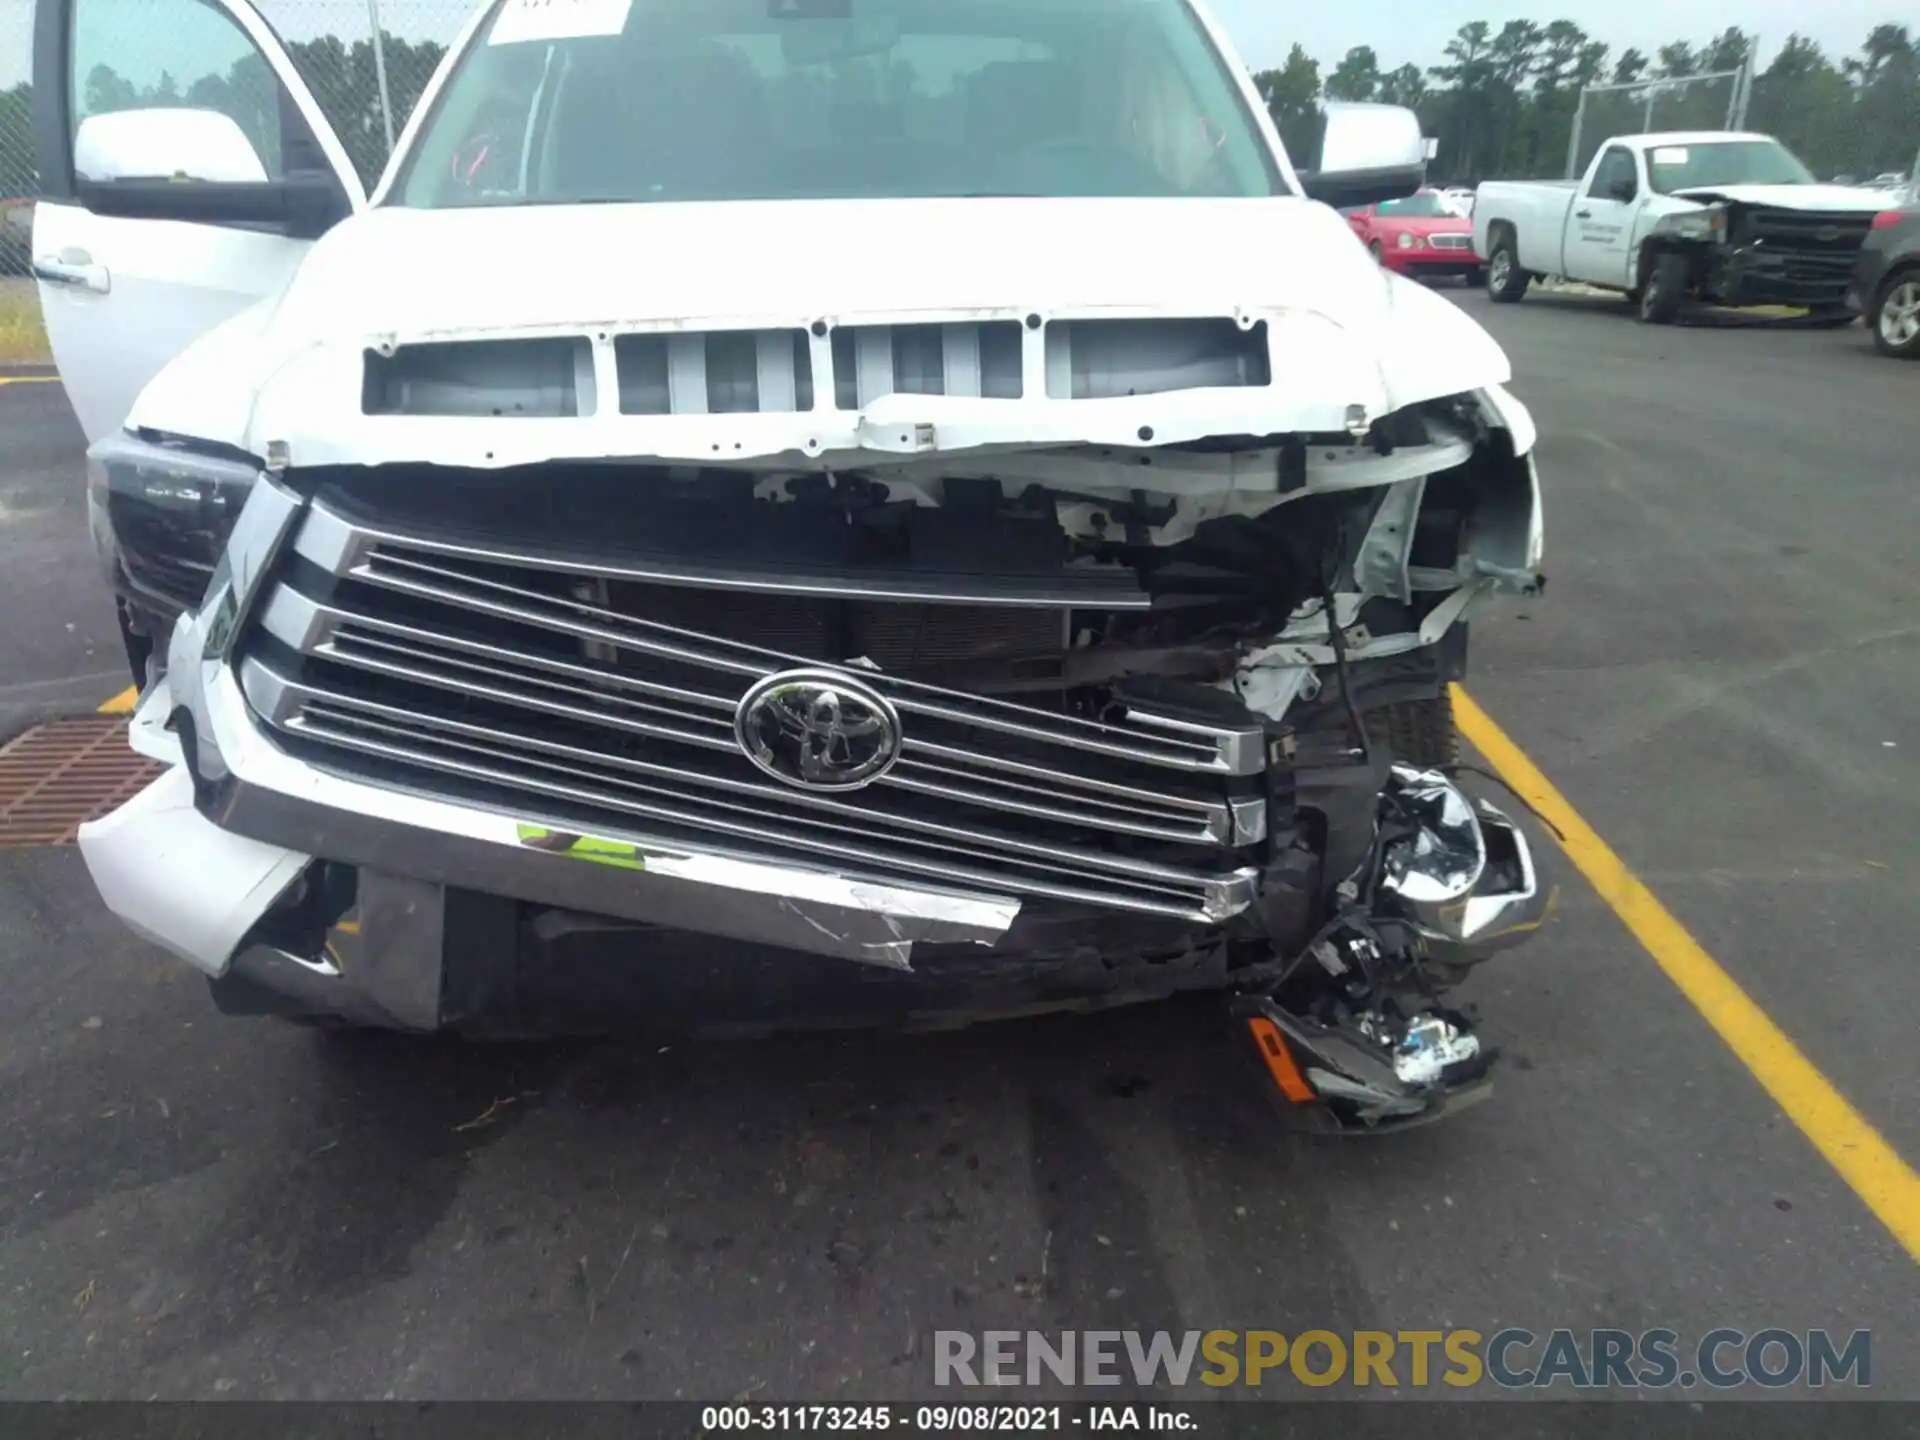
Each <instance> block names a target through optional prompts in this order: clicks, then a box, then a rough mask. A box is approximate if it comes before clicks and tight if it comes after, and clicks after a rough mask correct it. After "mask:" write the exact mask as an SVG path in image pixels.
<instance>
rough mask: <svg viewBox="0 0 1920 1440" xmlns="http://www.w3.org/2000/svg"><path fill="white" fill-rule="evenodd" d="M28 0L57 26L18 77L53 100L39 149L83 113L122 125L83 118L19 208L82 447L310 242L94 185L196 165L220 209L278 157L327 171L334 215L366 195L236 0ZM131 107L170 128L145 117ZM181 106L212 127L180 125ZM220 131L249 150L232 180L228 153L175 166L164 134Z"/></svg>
mask: <svg viewBox="0 0 1920 1440" xmlns="http://www.w3.org/2000/svg"><path fill="white" fill-rule="evenodd" d="M38 5H39V8H40V10H41V12H42V14H41V20H42V23H46V22H48V21H49V20H51V21H52V22H53V23H55V24H56V25H57V26H58V27H59V31H60V33H62V34H65V35H67V36H68V37H70V38H69V41H68V53H67V54H66V55H65V56H64V57H62V58H61V60H60V62H59V68H58V71H57V72H56V73H55V74H51V75H42V74H36V76H35V82H36V87H38V86H43V85H44V86H47V87H48V90H47V92H46V93H51V94H54V95H58V96H61V97H64V107H63V108H64V113H63V114H62V115H61V116H60V124H61V125H62V126H63V127H64V135H62V136H59V137H54V138H56V139H57V142H58V143H57V144H56V146H55V148H56V149H57V150H59V151H60V153H62V154H64V155H66V156H68V157H71V155H72V153H73V148H74V147H73V141H74V138H75V135H76V132H77V130H78V128H79V126H80V125H81V124H82V123H84V122H87V121H88V120H89V119H90V117H110V116H119V115H122V114H124V115H125V116H126V121H127V123H126V124H124V125H122V124H117V123H116V124H114V125H112V126H108V125H107V122H106V121H105V120H104V119H102V120H98V121H95V122H94V123H92V124H90V125H89V135H88V140H89V144H88V145H87V146H86V147H85V151H86V159H85V163H84V165H82V166H81V167H80V173H78V174H75V173H73V169H74V167H73V166H72V165H69V166H68V167H67V168H68V170H69V173H68V174H67V175H65V176H61V177H57V179H58V181H59V182H61V183H54V184H49V185H48V186H47V191H48V196H49V197H50V198H43V199H42V200H41V201H40V203H39V205H38V206H37V207H36V211H35V217H34V229H33V242H32V260H33V266H34V272H35V274H36V276H37V277H38V279H39V282H40V284H39V290H40V300H41V306H42V309H43V311H44V313H45V316H46V326H47V339H48V341H49V343H50V345H51V347H52V350H53V356H54V361H55V363H56V364H57V365H58V367H59V370H60V378H61V380H62V381H63V382H64V383H65V387H66V390H67V394H68V396H69V397H70V399H71V400H72V403H73V408H74V413H75V414H76V415H77V416H78V418H79V421H80V426H81V429H82V430H84V431H85V432H86V435H87V439H88V441H89V442H92V441H94V440H98V439H100V438H101V437H103V436H105V435H109V434H111V433H113V432H114V431H115V430H117V429H118V428H119V427H120V425H121V424H122V422H123V421H124V420H125V418H126V415H127V412H128V410H129V409H130V408H131V407H132V405H133V402H134V400H135V399H136V398H137V397H138V396H139V394H140V392H141V390H143V389H144V388H145V387H146V385H147V382H148V381H150V380H151V379H152V378H153V377H154V376H155V375H156V374H158V373H159V372H160V370H161V369H162V368H164V367H165V366H166V365H167V363H168V362H169V361H171V360H172V359H173V357H174V356H176V355H178V354H179V353H180V352H181V351H182V350H184V349H185V348H186V347H187V346H188V345H190V344H191V343H192V342H193V341H194V340H196V339H198V338H199V337H200V336H201V335H203V334H205V333H206V332H207V331H208V330H210V329H212V328H213V327H214V326H216V325H218V324H220V323H221V322H222V321H224V320H226V319H228V318H230V317H231V316H233V315H235V314H237V313H239V312H240V311H241V310H243V309H245V308H246V307H247V306H249V305H252V304H254V303H255V302H257V301H259V300H261V299H263V298H265V297H266V296H269V295H272V294H274V293H275V292H277V291H278V290H279V289H281V288H282V287H283V286H284V285H285V284H286V282H287V280H288V278H289V277H290V276H291V275H292V273H293V271H294V270H295V269H296V268H297V267H298V266H299V264H300V262H301V260H302V259H303V258H304V257H305V256H306V254H307V252H308V251H309V250H310V249H311V248H312V241H311V240H309V239H300V238H293V237H292V236H290V235H288V234H285V233H280V231H279V230H278V229H276V228H275V227H274V226H273V225H270V224H265V223H260V222H259V221H258V220H254V221H250V222H249V221H246V220H244V219H238V218H237V219H234V220H233V222H232V223H215V222H214V221H211V220H209V221H207V222H204V223H203V222H202V220H201V219H200V216H201V215H202V214H203V213H209V212H202V211H198V210H196V211H191V212H188V213H190V214H193V215H194V217H195V218H194V219H193V220H191V221H189V220H181V219H165V218H156V215H157V214H165V213H166V211H165V210H164V208H160V209H158V210H157V211H156V215H149V214H146V213H145V211H144V210H143V208H142V206H143V205H144V204H145V203H146V202H143V201H138V200H135V201H133V202H129V201H128V200H127V198H126V195H125V193H124V192H122V193H120V194H118V195H116V196H114V197H112V198H113V204H111V205H109V204H108V203H107V198H106V197H105V194H104V189H103V187H110V186H111V185H112V183H113V182H119V181H131V182H135V183H138V182H140V181H142V180H146V181H148V182H149V183H148V189H149V190H151V189H153V188H154V187H153V186H152V184H151V182H152V181H155V180H161V179H164V178H165V177H168V176H173V175H179V174H186V175H192V176H195V177H197V183H196V188H197V190H198V191H199V192H200V193H202V194H212V195H213V197H214V199H215V200H216V202H217V204H218V205H225V204H226V203H227V202H226V201H225V199H224V198H222V197H225V196H227V195H229V194H235V195H237V194H239V193H240V192H241V191H242V190H249V189H250V190H252V191H254V192H259V191H261V190H265V189H269V188H271V187H273V186H274V185H276V184H278V183H280V182H283V181H285V180H287V179H288V177H289V175H290V174H291V173H293V172H294V171H295V170H298V171H299V172H300V173H301V174H302V175H305V176H309V177H310V176H311V175H312V174H313V173H314V167H315V166H316V165H317V166H319V167H320V173H325V172H326V171H327V170H331V171H332V172H333V178H334V180H336V181H337V182H338V185H339V187H340V188H339V191H338V192H331V191H330V192H328V193H332V194H336V195H338V194H344V196H345V205H344V206H343V207H342V210H343V211H344V210H345V209H348V208H350V209H353V210H358V209H361V208H364V206H365V204H366V196H365V192H364V190H363V189H362V187H361V185H360V181H359V177H358V176H357V175H356V174H355V173H354V170H353V167H352V165H351V163H350V162H349V160H348V158H347V155H346V152H345V150H344V149H343V148H342V146H341V145H340V142H339V138H338V137H337V136H336V135H335V134H334V133H333V131H332V130H331V128H330V127H329V126H328V125H327V123H326V120H325V118H324V116H323V115H322V113H321V111H320V107H319V105H318V104H317V103H316V102H315V101H314V98H313V96H312V94H311V93H310V92H309V91H308V89H307V87H306V85H305V84H304V82H302V81H301V79H300V76H299V74H298V73H297V72H296V71H295V69H294V67H293V64H292V61H291V59H290V58H289V57H288V56H287V54H286V52H285V50H284V49H283V48H282V47H281V45H280V42H279V41H278V40H277V39H276V38H275V37H274V35H273V32H272V30H271V29H270V28H269V27H268V26H267V24H266V22H265V21H263V20H262V19H261V18H260V16H259V15H258V14H257V13H256V12H255V11H254V10H253V8H252V6H251V5H250V4H248V3H247V0H144V3H143V4H142V5H140V6H139V7H137V8H130V7H128V6H127V4H126V0H38ZM38 58H39V59H40V60H41V61H42V63H43V65H44V64H46V63H47V57H45V56H40V57H38ZM183 107H184V108H183ZM135 111H144V112H146V116H151V117H153V119H154V121H155V122H174V121H178V122H180V123H177V124H175V123H150V124H149V123H146V117H145V116H136V115H135V114H133V113H131V112H135ZM194 111H197V112H201V113H200V115H199V117H198V118H200V119H202V120H207V121H217V124H214V125H208V124H203V125H198V126H195V125H193V124H189V123H186V122H187V121H188V120H189V119H191V118H193V117H192V114H191V112H194ZM206 112H213V113H212V114H211V115H208V114H207V113H206ZM223 117H224V118H223ZM220 127H225V130H226V132H228V134H229V137H230V141H231V145H230V148H237V149H238V150H239V151H241V152H243V153H244V152H245V151H246V150H247V149H248V148H249V146H250V147H251V149H252V150H253V152H255V155H256V156H257V159H258V162H259V164H258V167H257V171H255V173H254V174H253V175H250V176H249V177H248V179H247V180H246V181H244V182H242V181H239V180H238V173H239V172H236V171H234V170H233V169H232V167H231V165H227V166H225V167H224V168H215V169H212V170H209V169H207V168H204V167H201V166H196V165H193V164H189V163H186V161H185V160H184V158H183V159H182V160H181V162H180V163H175V159H174V157H173V155H172V150H173V149H174V148H176V146H177V145H178V144H180V143H187V140H180V139H176V137H188V138H189V139H190V137H192V136H194V135H196V134H198V135H199V136H201V137H205V136H206V135H207V134H208V133H210V131H214V130H218V129H219V128H220ZM236 127H237V128H236ZM103 135H107V136H110V137H114V138H113V140H112V143H111V144H109V145H108V146H107V149H108V150H112V151H114V152H115V153H113V154H104V153H103V151H102V147H101V146H100V145H99V144H95V143H92V142H94V141H98V140H99V139H101V138H102V136H103ZM46 138H47V137H43V140H44V139H46ZM199 158H204V157H199ZM250 158H251V157H250ZM242 168H243V169H245V168H247V167H242ZM95 172H98V173H95ZM216 177H218V178H216ZM43 178H44V177H43ZM229 182H235V183H232V184H231V188H230V189H223V188H221V187H222V186H225V185H228V184H229ZM161 188H163V189H172V188H173V187H161ZM175 193H178V192H177V191H176V192H175ZM158 203H159V204H160V205H161V206H164V204H165V203H167V202H166V201H164V200H162V201H160V202H158ZM89 205H96V206H98V207H100V208H102V209H113V210H115V213H113V214H104V213H97V212H96V209H93V208H89ZM129 212H131V213H129ZM236 213H237V212H236ZM136 216H138V217H139V218H135V217H136ZM282 228H289V227H282ZM303 233H312V232H311V231H308V232H303Z"/></svg>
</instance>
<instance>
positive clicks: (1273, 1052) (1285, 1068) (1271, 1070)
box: [1247, 1015, 1317, 1105]
mask: <svg viewBox="0 0 1920 1440" xmlns="http://www.w3.org/2000/svg"><path fill="white" fill-rule="evenodd" d="M1247 1029H1248V1030H1249V1031H1251V1032H1252V1033H1253V1043H1254V1044H1255V1045H1256V1046H1258V1047H1259V1050H1260V1058H1261V1059H1262V1060H1263V1061H1265V1062H1266V1066H1267V1073H1268V1074H1269V1075H1271V1076H1272V1077H1273V1083H1274V1084H1275V1085H1278V1086H1279V1087H1280V1093H1281V1094H1282V1095H1285V1096H1286V1097H1287V1099H1289V1100H1291V1101H1293V1103H1294V1104H1296V1105H1307V1104H1311V1103H1312V1102H1313V1101H1314V1100H1315V1099H1316V1098H1317V1097H1316V1096H1315V1095H1314V1093H1313V1087H1312V1086H1311V1085H1309V1084H1307V1077H1306V1076H1304V1075H1302V1074H1301V1073H1300V1066H1299V1065H1298V1064H1297V1063H1296V1062H1295V1060H1294V1058H1293V1051H1292V1050H1291V1049H1289V1048H1288V1047H1287V1037H1286V1036H1284V1035H1282V1034H1281V1033H1280V1027H1279V1026H1278V1025H1276V1024H1274V1023H1273V1021H1271V1020H1269V1019H1267V1017H1266V1016H1264V1015H1253V1016H1249V1017H1248V1019H1247Z"/></svg>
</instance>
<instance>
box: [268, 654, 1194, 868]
mask: <svg viewBox="0 0 1920 1440" xmlns="http://www.w3.org/2000/svg"><path fill="white" fill-rule="evenodd" d="M247 680H251V681H252V682H253V686H252V689H251V690H249V697H250V698H252V699H254V700H255V702H256V703H257V704H259V703H261V702H262V701H263V699H264V698H265V692H266V691H268V690H272V691H275V692H277V693H278V695H279V696H280V697H282V700H283V702H286V703H291V704H292V705H294V706H295V707H296V708H295V709H294V711H293V712H292V714H291V715H288V714H284V713H279V712H280V711H281V710H282V709H283V705H282V704H280V703H275V704H270V705H263V706H262V708H264V709H267V711H268V714H269V718H270V719H272V720H273V722H274V723H276V724H280V725H282V726H284V727H286V728H290V729H299V728H302V727H303V717H304V716H306V715H307V714H308V713H310V712H311V710H312V708H313V707H315V706H321V707H324V708H325V709H327V710H329V711H335V710H337V711H359V712H364V713H365V714H368V715H374V716H378V717H380V718H381V719H382V720H383V721H385V722H388V723H391V724H395V725H411V726H412V727H414V728H415V729H416V730H421V729H424V730H428V731H438V732H442V733H444V734H447V735H454V736H459V737H461V738H462V739H464V740H470V741H475V742H480V743H483V744H487V745H492V746H496V747H509V746H512V747H518V748H519V749H521V750H531V751H537V752H540V753H541V754H543V755H550V756H555V757H565V758H566V759H569V760H573V761H577V762H580V763H581V764H584V765H588V766H598V767H601V768H603V769H614V770H621V771H626V772H628V773H630V774H633V775H643V776H646V777H648V778H649V779H651V780H656V781H664V782H677V783H679V784H683V785H684V784H690V785H693V786H696V787H704V788H706V789H709V790H715V791H722V792H727V793H731V794H735V795H741V796H750V797H754V798H757V799H760V800H762V801H765V802H767V803H768V804H769V805H771V806H772V807H773V808H775V809H779V808H782V807H786V806H792V807H795V808H798V809H803V810H816V811H819V812H821V813H822V814H826V815H836V816H841V817H844V818H846V819H849V820H853V821H858V822H862V823H864V824H866V825H869V826H871V827H874V828H879V827H882V826H891V827H894V828H895V829H904V830H910V831H921V832H924V833H927V834H930V835H938V836H942V837H946V838H947V839H948V840H950V841H951V840H958V841H960V842H963V845H962V847H961V848H964V846H965V845H976V846H980V847H984V848H986V849H987V850H989V851H991V852H998V851H1002V850H1005V851H1013V852H1016V853H1020V854H1024V855H1030V856H1033V857H1036V858H1040V859H1044V860H1046V861H1049V862H1051V863H1056V864H1065V865H1068V866H1069V867H1070V868H1073V869H1075V870H1078V871H1082V872H1084V873H1087V874H1114V875H1125V876H1128V877H1130V878H1133V879H1140V880H1150V881H1167V882H1172V883H1177V884H1187V883H1191V882H1192V881H1194V880H1195V878H1196V877H1195V876H1194V875H1193V874H1192V873H1191V872H1188V871H1183V870H1177V869H1174V868H1172V867H1169V866H1165V865H1158V864H1154V863H1153V862H1151V861H1143V860H1138V859H1135V858H1133V857H1130V856H1124V855H1108V854H1104V853H1101V852H1077V851H1072V850H1065V849H1062V848H1061V847H1059V846H1054V845H1047V844H1042V843H1037V842H1034V841H1030V840H1026V839H1022V838H1021V837H1018V836H1011V835H1002V834H992V833H987V832H981V831H973V830H969V829H968V828H967V827H966V826H964V825H957V824H953V823H950V822H943V821H939V820H931V819H925V818H922V817H920V816H917V815H911V814H902V813H900V812H898V811H897V810H883V809H878V808H869V807H865V806H862V805H860V804H857V803H853V802H849V801H846V800H841V799H836V798H833V797H830V796H827V795H821V794H812V793H809V792H806V791H802V790H790V789H786V788H784V787H781V786H778V785H773V784H768V783H766V782H763V781H760V780H758V779H754V780H735V779H732V778H729V777H727V776H719V775H708V774H699V773H694V772H689V771H687V770H686V769H685V768H682V767H675V766H670V765H661V764H658V763H655V762H652V761H647V760H642V759H639V758H637V757H633V756H627V755H615V754H607V753H604V752H598V751H594V750H588V749H585V748H582V747H581V746H578V745H568V744H565V743H563V742H560V741H555V740H549V739H546V738H545V737H543V736H537V735H525V734H518V733H514V732H511V731H506V730H500V729H497V728H495V727H492V726H488V725H480V724H474V723H472V722H469V721H463V720H456V719H452V718H450V717H447V716H443V715H433V714H429V713H425V712H422V711H418V710H411V709H408V708H407V707H405V706H398V705H389V704H384V703H382V702H379V701H375V700H368V699H365V698H363V697H361V696H356V695H346V694H341V693H338V692H329V691H327V690H325V689H322V688H320V687H318V686H313V685H307V684H303V683H301V682H297V681H288V680H287V679H286V678H285V677H283V676H280V675H278V674H276V673H275V672H274V671H272V670H271V669H270V668H269V667H267V666H265V665H263V664H262V663H261V662H259V661H258V660H255V661H251V662H249V663H248V666H247V668H246V670H245V671H244V672H243V683H244V682H245V681H247ZM1052 818H1056V819H1061V820H1065V821H1068V822H1069V823H1072V822H1074V821H1075V819H1076V817H1073V816H1071V815H1065V814H1058V815H1055V816H1054V817H1052ZM902 838H904V837H902ZM1176 838H1180V839H1186V840H1197V839H1203V838H1204V837H1202V836H1197V835H1194V834H1191V833H1189V834H1186V835H1182V836H1178V837H1176ZM949 848H954V847H951V846H950V847H949ZM1198 878H1202V879H1204V877H1198Z"/></svg>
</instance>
